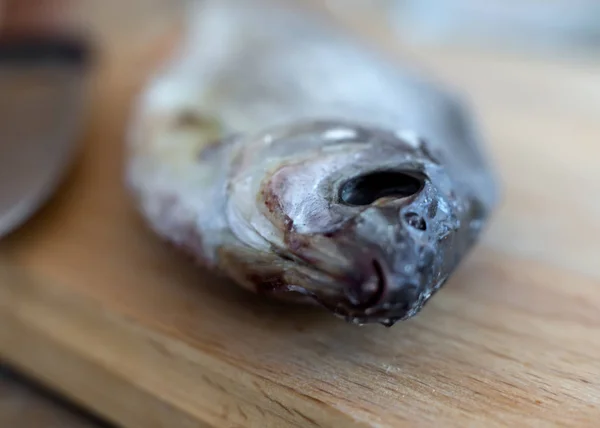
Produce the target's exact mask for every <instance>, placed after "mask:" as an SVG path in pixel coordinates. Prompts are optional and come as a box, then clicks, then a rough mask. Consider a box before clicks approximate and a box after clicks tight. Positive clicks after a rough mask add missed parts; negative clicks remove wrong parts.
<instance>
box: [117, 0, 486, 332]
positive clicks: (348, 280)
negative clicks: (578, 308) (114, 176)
mask: <svg viewBox="0 0 600 428" xmlns="http://www.w3.org/2000/svg"><path fill="white" fill-rule="evenodd" d="M187 19H188V24H187V29H188V31H187V34H186V37H185V38H184V41H183V43H182V45H181V46H180V49H179V50H178V51H177V52H176V53H175V54H174V56H173V57H172V58H171V59H170V60H169V61H168V62H167V63H166V64H165V65H164V67H163V68H161V69H160V70H158V71H157V72H156V73H155V75H154V77H153V78H152V80H151V81H150V82H149V83H148V85H147V87H146V89H145V90H144V91H143V93H142V94H141V96H140V99H139V101H138V103H137V105H136V108H135V113H134V117H133V120H132V124H131V129H130V131H131V132H130V134H129V140H128V162H127V183H128V186H129V188H130V189H131V191H132V194H133V195H134V197H135V199H136V201H137V204H138V206H139V208H140V211H141V212H142V214H143V216H144V218H145V219H146V221H147V222H148V224H149V226H150V227H151V228H152V230H154V231H155V232H156V233H157V234H158V235H159V236H161V237H162V238H163V239H165V240H167V241H169V242H171V243H173V244H175V245H177V246H178V247H179V248H181V249H182V250H183V251H186V252H188V253H190V254H192V255H193V256H194V257H195V258H196V259H197V260H198V261H199V262H201V263H202V264H204V265H205V266H207V267H210V268H213V269H215V270H217V271H220V272H223V273H225V274H226V275H228V276H229V277H231V278H232V279H234V280H235V281H236V282H238V283H239V284H240V285H242V286H244V287H246V288H248V289H250V290H253V291H256V292H260V293H264V294H267V295H270V296H275V297H280V298H292V299H294V300H298V301H311V302H317V303H319V304H321V305H322V306H324V307H325V308H327V309H329V310H330V311H332V312H333V313H334V314H336V315H338V316H340V317H343V318H344V319H346V320H347V321H350V322H353V323H359V324H364V323H372V322H379V323H382V324H384V325H388V326H390V325H393V324H394V323H396V322H397V321H399V320H404V319H407V318H410V317H412V316H414V315H415V314H417V313H419V311H420V309H421V308H422V307H423V305H424V304H425V303H426V302H427V301H428V300H429V299H430V297H431V296H432V295H433V294H434V293H435V292H436V291H437V290H438V289H439V288H440V287H441V286H442V285H443V284H444V282H445V281H446V280H447V279H448V278H449V276H450V275H451V274H452V272H453V271H454V270H455V268H456V267H457V266H458V265H459V263H460V261H461V259H462V258H463V256H464V255H465V254H466V253H467V252H468V251H469V250H470V249H471V247H472V246H473V245H474V244H475V243H476V241H477V238H478V236H479V235H480V233H481V232H482V230H483V228H484V226H485V224H486V223H487V220H488V218H489V215H490V213H491V212H492V210H493V208H494V205H495V203H496V200H497V187H496V183H495V180H494V177H493V175H492V174H491V172H490V171H491V170H490V165H489V163H488V162H487V159H486V157H485V154H484V153H483V151H482V148H481V146H480V136H479V134H478V131H477V129H476V127H475V126H474V124H473V123H472V121H471V120H470V117H469V113H468V111H467V110H466V109H465V107H463V103H462V101H461V100H460V99H459V98H458V97H457V96H456V95H454V94H452V93H449V92H448V91H446V90H445V89H442V88H440V87H439V86H437V85H436V84H434V83H433V82H432V81H430V80H428V79H426V78H424V77H422V76H421V75H420V74H419V73H417V72H414V71H410V70H409V68H408V67H403V66H401V65H400V64H399V63H398V61H397V60H396V59H395V58H391V57H389V56H388V55H386V54H385V53H384V52H383V51H375V50H374V49H373V48H372V47H370V46H369V47H367V45H366V44H364V43H362V42H361V41H360V40H358V39H357V38H354V37H351V36H350V35H349V34H346V33H345V32H344V31H342V30H341V29H339V28H336V27H334V26H332V25H330V24H328V23H327V22H326V21H325V19H324V18H323V17H320V16H317V15H316V14H313V13H309V12H307V11H305V10H301V9H300V8H299V7H298V6H294V5H293V4H289V3H285V2H273V1H270V0H249V1H244V2H240V1H237V0H204V1H197V2H192V3H190V4H189V10H188V11H187Z"/></svg>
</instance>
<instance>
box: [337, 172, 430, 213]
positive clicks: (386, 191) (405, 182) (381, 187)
mask: <svg viewBox="0 0 600 428" xmlns="http://www.w3.org/2000/svg"><path fill="white" fill-rule="evenodd" d="M423 185H424V179H423V178H419V177H417V176H415V175H413V174H407V173H404V172H399V171H377V172H372V173H368V174H363V175H359V176H358V177H354V178H352V179H350V180H348V181H346V182H345V183H344V184H343V185H342V187H341V188H340V193H339V199H340V200H341V201H342V202H343V203H344V204H347V205H354V206H364V205H370V204H372V203H373V202H375V201H377V200H379V199H381V198H386V197H396V198H398V199H400V198H407V197H409V196H413V195H415V194H416V193H418V192H419V191H420V190H421V189H422V188H423Z"/></svg>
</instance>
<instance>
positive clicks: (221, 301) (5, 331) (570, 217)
mask: <svg viewBox="0 0 600 428" xmlns="http://www.w3.org/2000/svg"><path fill="white" fill-rule="evenodd" d="M109 3H111V2H108V3H107V6H106V9H102V8H98V2H96V5H94V4H93V2H84V3H82V4H84V5H87V6H84V7H89V8H93V7H95V8H96V9H98V10H99V11H98V13H94V14H92V15H91V16H92V19H90V25H91V26H92V27H91V28H94V29H95V31H96V32H97V34H98V35H99V37H100V40H101V41H102V48H103V56H102V57H101V59H100V62H99V68H98V70H97V72H96V74H95V76H94V81H93V83H94V84H93V91H92V92H93V93H92V101H93V102H92V106H91V112H90V123H89V127H88V130H87V133H86V135H85V138H84V139H83V152H82V156H81V160H80V162H78V164H77V165H76V167H75V168H74V170H73V171H72V173H71V174H70V177H69V178H68V180H67V182H66V183H65V185H64V186H63V188H62V190H61V192H60V193H59V194H58V195H57V197H56V198H55V200H54V201H53V202H52V203H50V204H49V205H48V206H47V207H46V208H45V209H44V210H43V211H42V212H41V213H40V214H39V215H38V216H37V217H36V218H35V219H34V220H33V221H32V222H30V223H29V224H28V225H27V226H26V227H24V228H23V229H21V230H20V231H19V232H18V233H15V234H14V235H12V236H11V237H10V238H9V239H7V240H5V241H4V242H2V243H0V260H1V266H2V267H1V268H0V358H2V359H4V360H6V361H8V362H10V363H12V364H14V365H15V366H17V367H19V368H21V369H22V370H24V371H26V372H27V373H28V374H30V375H33V376H35V377H36V378H37V379H39V380H40V381H42V382H44V383H45V384H47V385H49V386H50V387H52V388H54V389H55V390H57V391H59V392H61V393H63V394H64V395H66V396H67V397H69V398H71V399H72V400H74V401H76V402H77V403H79V404H82V405H84V406H86V407H87V408H89V409H91V410H93V411H95V412H97V413H98V414H101V415H103V416H104V417H106V418H108V419H110V420H112V421H114V422H116V423H118V424H119V425H120V426H124V427H130V428H153V427H175V428H179V427H182V428H187V427H207V426H209V427H248V426H253V427H279V426H299V427H309V426H319V427H345V428H347V427H398V426H415V425H416V426H457V427H464V426H482V427H493V426H507V425H513V426H574V427H575V426H578V427H579V426H590V427H595V426H597V420H598V419H599V417H600V267H599V266H600V265H599V264H598V262H599V261H600V221H598V219H600V198H599V195H600V140H599V139H600V120H599V119H600V61H585V60H581V59H579V60H575V59H573V60H571V61H568V62H567V61H565V60H563V61H551V60H545V61H542V60H533V59H527V58H517V57H510V56H507V55H492V54H483V53H473V52H461V51H459V50H457V49H444V50H441V49H440V50H435V49H433V48H432V49H426V50H412V51H411V50H410V49H409V50H408V51H409V53H410V54H411V55H412V57H413V58H414V59H415V60H418V61H421V62H422V63H423V64H424V65H426V66H428V67H429V68H430V69H432V70H433V71H434V72H435V73H436V74H437V75H438V76H440V77H441V78H442V79H445V80H446V81H448V82H449V83H450V84H452V85H455V86H457V87H459V88H462V89H463V90H464V91H466V92H467V93H468V94H469V95H470V97H471V98H472V100H473V103H474V105H475V106H476V108H477V111H478V112H479V115H480V118H481V122H482V126H483V128H484V131H485V132H486V135H488V136H489V144H490V146H491V151H492V154H493V155H494V157H495V159H496V161H497V163H498V168H499V171H500V172H501V174H502V177H503V181H504V192H505V193H504V200H503V205H502V207H501V209H500V210H499V212H498V214H497V215H496V216H495V218H494V221H493V224H492V226H491V229H490V230H489V232H488V233H486V236H485V237H484V239H483V242H482V244H481V245H480V246H479V247H478V248H477V250H476V251H475V252H474V253H473V254H472V255H471V256H470V257H469V258H468V259H467V260H466V261H465V263H464V265H463V266H462V267H461V268H460V270H459V272H458V273H457V275H456V276H455V277H454V278H453V279H452V280H451V281H450V282H449V283H448V284H447V286H446V287H445V288H444V289H443V291H441V292H440V293H439V294H438V295H437V296H436V298H435V299H433V300H432V302H431V303H430V304H429V305H428V306H427V307H426V308H425V309H424V311H423V312H422V313H421V314H420V315H419V316H418V317H416V318H415V319H413V320H410V321H408V322H405V323H402V324H399V325H397V326H395V327H394V328H392V329H386V328H384V327H381V326H367V327H362V328H358V327H355V326H351V325H347V324H345V323H343V322H342V321H339V320H337V319H335V318H333V317H332V316H331V315H329V314H327V313H325V312H324V311H321V310H318V309H309V308H303V307H296V306H283V305H280V304H276V303H273V302H267V301H264V300H262V299H260V298H257V297H255V296H253V295H250V294H249V293H247V292H245V291H243V290H241V289H238V288H237V287H235V286H233V285H231V284H229V283H226V282H223V281H220V280H217V279H216V278H215V277H214V276H212V275H211V274H209V273H208V272H205V271H203V270H201V269H198V268H196V267H194V266H192V265H191V264H190V263H189V262H188V261H187V260H185V259H184V258H183V257H180V256H179V255H177V254H174V253H173V252H172V251H171V250H170V249H169V248H168V247H167V246H166V245H164V244H162V243H161V242H159V241H158V240H157V239H156V238H155V237H154V235H153V234H151V233H150V232H149V231H148V230H146V228H145V227H144V226H143V224H142V222H141V221H140V219H139V217H138V216H137V214H136V213H135V210H134V208H133V206H132V204H131V201H130V199H129V198H128V196H127V194H126V192H125V191H124V189H123V185H122V178H123V136H124V132H125V129H126V124H127V120H128V115H129V112H130V107H131V102H132V97H133V96H134V95H135V94H137V93H138V92H139V90H140V89H141V88H142V85H143V83H144V78H145V76H147V75H148V73H149V72H150V71H151V70H152V69H153V67H154V66H155V65H156V63H157V61H159V59H160V58H162V55H163V54H164V53H165V52H167V51H168V49H169V47H170V46H171V45H172V43H173V41H174V40H175V39H176V34H177V28H176V22H177V21H176V19H175V13H174V12H173V11H172V9H171V8H169V7H165V2H161V1H154V0H153V1H146V2H144V1H141V0H139V1H138V0H136V1H133V0H132V1H131V2H127V5H128V6H127V7H126V8H125V7H124V8H123V9H124V10H119V13H118V14H117V15H111V14H110V13H107V12H106V10H110V8H109V6H108V4H109ZM112 3H114V1H113V2H112ZM166 3H168V2H166ZM136 8H137V9H136ZM100 9H102V10H100ZM125 9H126V10H125ZM113 11H114V10H113ZM101 12H103V13H104V14H102V13H101Z"/></svg>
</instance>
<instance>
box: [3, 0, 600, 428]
mask: <svg viewBox="0 0 600 428" xmlns="http://www.w3.org/2000/svg"><path fill="white" fill-rule="evenodd" d="M188 1H190V0H188ZM191 1H193V0H191ZM196 1H201V0H196ZM241 1H243V0H241ZM282 1H283V0H282ZM298 1H305V2H307V3H310V4H311V5H313V6H317V7H318V8H320V9H322V10H324V11H325V12H328V13H330V14H333V15H334V16H335V17H337V18H339V20H340V22H341V23H344V25H348V26H351V27H352V28H354V29H356V30H357V31H358V32H362V33H363V34H365V35H367V36H373V37H374V38H376V39H377V40H378V41H379V42H383V43H384V44H386V45H387V46H388V47H390V48H391V49H393V50H395V51H396V52H398V53H399V54H401V55H405V56H406V57H407V58H410V59H411V60H415V61H419V62H420V63H422V64H424V65H426V66H427V67H429V68H430V69H431V70H432V72H433V73H434V74H435V75H436V76H438V77H439V78H440V79H441V80H443V81H446V82H447V83H448V84H451V85H453V86H455V87H457V88H459V89H460V90H462V91H463V92H464V93H465V95H467V96H468V97H469V98H470V99H471V100H472V101H473V104H474V105H475V106H476V108H477V110H476V111H477V116H478V117H479V118H480V120H481V123H482V126H483V128H484V130H485V132H486V135H487V136H488V137H489V144H490V146H491V152H492V154H493V156H494V160H495V161H496V162H497V163H498V165H499V169H500V171H501V173H502V179H503V181H504V185H505V191H506V197H505V201H504V203H503V205H502V207H501V209H500V213H499V214H498V221H497V223H496V226H494V227H493V228H492V230H491V231H490V232H489V234H488V235H487V236H486V237H485V240H486V242H487V243H489V244H490V245H493V246H494V247H495V248H499V249H502V250H504V251H507V252H510V253H515V254H518V255H521V256H525V257H534V258H538V259H544V260H547V261H551V262H553V263H557V264H565V265H568V266H569V267H571V268H574V269H577V270H578V271H582V272H585V273H588V274H589V273H591V274H596V273H597V272H598V268H597V267H596V264H597V261H598V260H599V256H600V254H599V251H598V244H597V240H596V238H600V226H599V225H598V221H597V219H598V218H600V206H599V203H598V202H597V200H598V198H597V197H596V196H597V194H598V191H599V190H600V183H599V177H600V175H599V173H598V171H599V169H600V160H599V158H598V156H599V154H600V149H599V148H598V143H599V141H598V139H599V138H600V120H599V119H600V2H598V1H596V0H487V1H480V0H298ZM180 18H181V2H178V1H177V0H128V1H120V0H102V1H100V0H67V1H61V0H17V1H13V2H7V1H6V0H4V1H3V0H0V40H2V39H1V37H5V38H6V37H14V35H15V34H17V35H19V34H20V35H24V34H25V35H26V34H34V33H36V34H41V35H42V36H43V37H49V38H52V37H54V35H55V34H63V35H64V34H68V35H69V37H75V38H76V39H77V40H80V41H81V42H82V43H84V44H89V46H90V47H93V50H94V51H95V52H96V53H97V57H96V58H95V62H94V65H93V67H92V68H90V69H87V68H82V69H80V70H78V71H79V72H80V73H84V74H85V75H86V76H89V77H90V83H91V84H90V85H89V86H88V87H86V89H85V90H82V91H81V93H80V95H81V97H82V99H86V100H88V101H86V104H84V107H82V108H84V109H85V111H86V112H88V111H89V112H88V113H87V114H86V115H81V117H79V116H78V117H79V119H78V120H79V121H80V123H79V122H78V123H71V124H69V125H68V126H72V127H75V128H77V129H81V130H82V133H83V135H84V136H83V137H81V138H80V135H81V134H80V133H77V132H73V133H71V132H67V133H66V134H64V135H66V137H65V138H69V139H70V140H69V141H66V142H65V141H58V142H56V146H53V147H54V148H55V149H56V148H57V147H58V148H60V149H56V150H60V152H61V153H62V157H61V156H55V157H43V156H45V155H44V153H48V152H49V151H50V152H52V151H53V150H54V149H53V147H50V148H49V147H48V144H47V142H45V140H44V139H43V138H42V139H38V140H36V141H38V146H37V148H36V147H33V148H32V147H30V148H29V149H28V150H30V152H28V153H33V152H36V153H38V155H36V156H33V158H35V159H37V160H38V161H39V160H40V159H42V160H44V159H46V160H47V159H50V158H52V159H55V158H56V159H55V160H54V161H53V162H56V163H57V165H59V167H57V168H50V169H48V170H45V169H44V170H43V171H42V169H40V168H36V167H32V164H31V159H32V157H31V156H26V157H25V158H23V156H17V157H16V158H15V156H14V155H15V153H17V152H18V151H19V150H21V149H22V147H23V144H22V142H21V141H17V140H14V139H11V138H10V136H11V135H15V134H14V132H15V131H14V126H15V124H14V121H9V120H8V119H7V117H8V116H6V115H5V116H4V117H0V136H1V137H3V139H2V140H0V179H1V181H0V215H1V214H2V210H5V212H8V211H9V210H10V209H11V208H12V207H13V205H14V204H15V203H16V202H15V195H14V182H13V180H14V178H13V177H12V176H10V175H8V171H9V170H10V171H14V170H15V168H14V164H15V162H16V161H15V159H20V160H19V162H23V163H24V164H23V165H25V166H24V168H26V169H27V168H29V171H30V172H28V173H27V174H29V175H28V177H31V174H33V172H31V171H32V170H35V171H38V172H43V174H41V175H40V176H39V177H37V178H36V180H37V181H38V184H39V183H42V182H46V181H47V180H51V181H52V180H54V178H55V177H54V176H62V175H64V174H65V172H64V170H65V169H67V168H68V166H67V164H65V162H64V159H63V158H68V159H71V157H72V156H73V158H74V159H75V161H74V162H75V164H76V166H75V172H74V173H73V174H74V175H71V176H69V177H70V178H69V180H75V181H77V182H78V183H83V182H85V183H92V182H94V183H97V184H99V187H98V194H97V196H96V197H97V198H101V197H103V196H102V195H104V199H102V201H104V202H106V201H107V200H110V192H112V191H113V190H109V188H110V189H116V188H117V186H118V183H119V180H120V178H121V176H120V169H119V167H120V155H121V149H120V144H121V142H122V133H123V129H124V126H126V117H127V113H128V111H129V110H128V108H129V105H130V104H129V103H130V100H131V98H132V97H133V96H135V94H137V93H138V92H139V90H141V88H142V87H143V82H144V80H143V78H144V76H147V75H148V74H149V73H150V72H151V71H152V70H153V67H155V66H156V65H157V64H159V63H160V61H161V60H162V59H163V58H165V55H168V52H170V49H171V48H172V46H174V45H175V44H176V43H177V40H178V39H177V37H178V33H179V31H180V29H181V28H180V26H179V22H180ZM86 46H87V45H86ZM2 67H9V68H10V64H9V65H6V63H5V62H2V61H0V79H1V78H5V79H6V78H7V76H8V78H14V74H15V73H14V70H13V72H12V76H13V77H10V76H11V74H10V73H5V72H3V71H2ZM17 74H18V70H17ZM6 87H14V85H13V84H11V83H10V82H9V83H2V82H0V88H6ZM5 91H7V89H5ZM12 96H17V97H18V96H19V94H16V95H14V94H13V95H12ZM88 96H89V98H88ZM15 100H16V98H15ZM13 102H17V101H12V100H10V99H9V97H8V96H6V92H5V93H0V112H1V111H3V109H4V110H9V109H10V107H11V106H12V105H13ZM60 104H61V103H60V102H56V101H55V102H54V104H53V105H54V106H57V107H56V108H59V107H58V106H60ZM79 110H80V109H79V108H77V109H76V111H75V112H74V113H73V114H79V113H80V111H79ZM36 111H37V110H36ZM69 114H70V113H69ZM31 120H32V121H35V119H31ZM27 123H29V124H30V123H31V121H27ZM84 124H85V126H84ZM30 126H31V125H30ZM44 132H49V131H48V130H46V129H45V130H44ZM44 135H46V134H44ZM61 135H63V134H61ZM31 150H33V152H31ZM36 150H37V151H36ZM56 150H54V151H56ZM75 152H77V153H79V154H80V157H76V156H75V155H73V153H75ZM40 156H42V157H41V158H40ZM3 162H4V164H3ZM102 162H103V163H102ZM9 163H10V164H11V165H12V168H9V167H8V164H9ZM69 165H70V164H69ZM3 171H4V175H3V173H2V172H3ZM15 174H17V173H15ZM20 180H24V181H27V180H28V178H27V177H25V178H23V177H21V178H20ZM103 183H111V184H110V186H114V187H110V186H108V185H107V186H108V187H106V190H102V189H104V187H102V186H103V185H104V184H103ZM31 185H32V186H33V187H35V185H36V184H35V183H34V184H31ZM70 186H71V187H69V189H71V190H70V191H71V192H73V191H74V190H73V189H77V186H78V184H72V185H70ZM57 189H59V182H58V181H57V182H56V184H55V185H53V186H52V188H47V187H44V190H43V192H45V193H47V194H48V197H50V196H51V195H54V192H56V191H57ZM40 192H41V191H37V193H36V197H37V198H42V199H43V198H44V195H42V194H40ZM43 192H42V193H43ZM103 192H104V193H103ZM77 195H79V197H80V198H81V199H79V202H81V201H85V200H87V199H86V197H88V196H86V195H84V194H83V193H77ZM595 195H596V196H595ZM17 196H19V195H17ZM17 199H18V198H17ZM98 201H100V199H98ZM63 202H64V201H63ZM79 202H78V203H79ZM81 203H86V202H81ZM97 204H98V206H100V205H101V203H100V202H97ZM34 205H35V204H34ZM92 205H93V203H91V202H90V203H89V206H92ZM37 208H38V207H37V205H35V206H34V207H33V208H32V211H31V213H30V212H26V213H24V214H23V215H25V216H26V217H27V219H28V218H29V215H31V214H33V213H34V212H35V210H36V209H37ZM56 210H59V211H60V209H59V208H57V209H56ZM56 210H55V211H56ZM46 214H47V213H46ZM46 214H43V215H46ZM48 215H50V214H48ZM1 220H2V218H1V217H0V221H1ZM24 220H26V219H24ZM38 224H39V220H38ZM533 225H535V227H533ZM40 227H41V226H40ZM61 230H63V231H67V232H68V230H69V228H68V227H66V228H65V229H61ZM67 232H65V233H67ZM55 236H58V234H56V235H55ZM60 236H64V235H62V234H61V235H60ZM29 238H31V239H32V240H35V238H32V237H31V236H29ZM61 239H62V238H61ZM8 244H10V245H8ZM8 244H6V246H5V247H4V248H3V251H4V252H10V251H12V246H14V247H16V248H19V250H18V251H20V253H18V254H24V253H25V251H26V250H24V249H23V248H26V247H23V245H24V244H22V243H20V242H19V243H16V239H15V238H11V240H10V242H8ZM9 247H10V248H9ZM555 248H561V249H562V251H561V253H560V254H558V253H557V252H556V251H554V250H553V249H555ZM0 328H1V327H0ZM8 373H9V370H8V369H6V370H5V371H0V426H2V427H17V426H18V427H22V428H28V427H30V426H31V427H34V426H35V427H41V428H43V427H49V426H57V427H58V426H60V427H65V428H68V427H71V426H72V427H76V426H77V427H79V426H90V427H92V426H100V424H101V423H100V422H98V421H96V420H92V419H91V418H88V416H86V415H81V414H79V413H77V415H76V416H74V410H73V409H72V408H70V407H65V405H64V403H60V402H58V401H53V399H52V398H49V397H50V396H49V395H48V394H47V393H43V394H41V393H40V392H39V391H37V390H36V389H35V387H30V386H25V385H27V383H26V381H24V380H23V379H22V378H21V377H19V376H17V375H12V374H11V375H9V374H8ZM32 409H43V410H34V411H33V412H32ZM36 411H37V412H38V413H36ZM51 414H54V415H55V416H51ZM40 415H43V416H41V417H40ZM54 417H56V418H58V419H57V421H58V422H53V423H56V425H50V423H49V422H48V421H50V420H54V419H53V418H54ZM61 418H64V419H61ZM73 418H75V419H77V420H76V421H75V419H73ZM65 421H68V422H65ZM28 424H29V425H28Z"/></svg>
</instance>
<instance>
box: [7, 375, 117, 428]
mask: <svg viewBox="0 0 600 428" xmlns="http://www.w3.org/2000/svg"><path fill="white" fill-rule="evenodd" d="M0 426H1V427H7V428H13V427H16V428H110V427H109V426H108V425H106V424H104V423H102V422H101V421H98V420H95V419H94V418H92V417H90V416H89V415H87V414H82V412H81V411H79V410H78V409H74V408H72V406H70V405H68V404H66V403H65V402H63V401H62V400H59V399H57V398H56V396H54V395H53V394H50V393H49V392H48V391H46V390H43V389H41V388H39V386H38V385H34V384H33V383H32V382H31V381H29V380H28V379H24V378H23V377H22V376H19V375H17V374H15V373H14V371H12V370H10V369H8V368H7V367H3V366H0Z"/></svg>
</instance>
